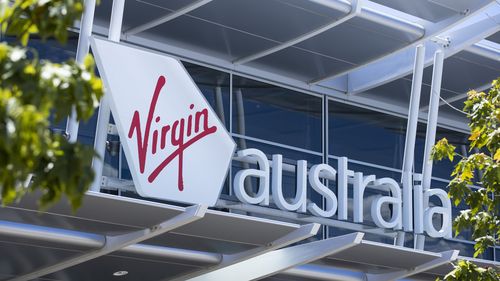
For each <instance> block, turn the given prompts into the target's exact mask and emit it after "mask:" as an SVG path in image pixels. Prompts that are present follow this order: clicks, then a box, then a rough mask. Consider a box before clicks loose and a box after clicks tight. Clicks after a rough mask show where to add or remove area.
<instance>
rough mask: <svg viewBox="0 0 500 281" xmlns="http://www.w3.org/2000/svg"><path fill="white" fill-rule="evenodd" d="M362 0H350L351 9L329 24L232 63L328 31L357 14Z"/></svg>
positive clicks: (271, 52)
mask: <svg viewBox="0 0 500 281" xmlns="http://www.w3.org/2000/svg"><path fill="white" fill-rule="evenodd" d="M362 1H363V0H352V3H351V10H350V11H349V13H347V14H346V15H344V16H343V17H341V18H340V19H336V20H335V21H333V22H331V23H329V24H326V25H324V26H321V27H320V28H317V29H315V30H312V31H309V32H307V33H304V34H302V35H300V36H298V37H296V38H293V39H291V40H288V41H286V42H283V43H281V44H279V45H277V46H274V47H272V48H269V49H267V50H263V51H261V52H258V53H256V54H253V55H249V56H245V57H242V58H239V59H237V60H235V61H234V62H233V63H234V64H244V63H248V62H250V61H253V60H256V59H259V58H262V57H265V56H268V55H270V54H273V53H276V52H278V51H281V50H283V49H286V48H288V47H291V46H293V45H296V44H299V43H301V42H303V41H306V40H307V39H309V38H312V37H314V36H316V35H319V34H321V33H323V32H325V31H328V30H330V29H332V28H334V27H336V26H338V25H340V24H342V23H344V22H346V21H348V20H350V19H352V18H354V17H356V16H357V15H359V13H360V11H361V3H362Z"/></svg>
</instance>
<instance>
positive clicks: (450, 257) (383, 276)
mask: <svg viewBox="0 0 500 281" xmlns="http://www.w3.org/2000/svg"><path fill="white" fill-rule="evenodd" d="M458 253H459V251H458V250H451V251H446V252H442V253H440V255H441V256H440V257H439V258H436V259H434V260H431V261H429V262H426V263H424V264H421V265H419V266H416V267H414V268H412V269H407V270H401V271H394V272H389V273H379V274H366V280H367V281H392V280H398V279H402V278H405V277H409V276H412V275H415V274H418V273H421V272H425V271H428V270H430V269H433V268H436V267H439V266H441V265H443V264H447V263H450V262H453V261H455V260H456V259H457V257H458Z"/></svg>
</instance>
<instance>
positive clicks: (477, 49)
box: [465, 23, 500, 62]
mask: <svg viewBox="0 0 500 281" xmlns="http://www.w3.org/2000/svg"><path fill="white" fill-rule="evenodd" d="M499 24H500V23H499ZM465 50H466V51H467V52H470V53H473V54H475V55H478V56H481V57H485V58H488V59H491V60H493V61H496V62H499V61H500V44H498V43H495V42H492V41H489V40H481V41H479V42H477V43H476V44H473V45H472V46H470V47H469V48H467V49H465Z"/></svg>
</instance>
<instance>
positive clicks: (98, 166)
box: [90, 0, 125, 191]
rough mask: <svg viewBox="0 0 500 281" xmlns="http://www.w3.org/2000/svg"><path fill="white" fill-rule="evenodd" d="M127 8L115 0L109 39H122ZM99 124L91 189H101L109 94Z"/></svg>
mask: <svg viewBox="0 0 500 281" xmlns="http://www.w3.org/2000/svg"><path fill="white" fill-rule="evenodd" d="M124 9H125V0H113V9H112V11H111V21H110V24H109V33H108V39H109V40H112V41H115V42H118V41H120V35H121V29H122V23H123V11H124ZM97 116H98V117H97V125H96V132H95V140H94V149H95V151H96V153H97V157H94V158H93V159H92V169H93V170H94V182H93V183H92V186H91V188H90V190H92V191H99V190H100V189H101V181H102V170H103V168H104V157H105V152H106V140H107V138H108V124H109V117H110V116H111V109H110V104H109V96H108V95H107V94H104V96H103V97H102V98H101V103H100V105H99V113H98V115H97Z"/></svg>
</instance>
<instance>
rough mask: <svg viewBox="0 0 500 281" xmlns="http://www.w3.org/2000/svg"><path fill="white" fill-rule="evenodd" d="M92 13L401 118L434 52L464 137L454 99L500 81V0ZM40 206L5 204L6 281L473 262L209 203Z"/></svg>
mask: <svg viewBox="0 0 500 281" xmlns="http://www.w3.org/2000/svg"><path fill="white" fill-rule="evenodd" d="M86 5H87V7H90V9H87V10H86V12H85V14H84V17H83V20H82V22H83V25H82V26H81V27H80V26H77V27H76V29H77V30H79V31H80V32H81V33H88V34H90V33H94V34H96V35H101V36H104V35H107V34H108V32H109V33H110V39H111V40H114V41H121V42H122V43H123V44H130V45H137V46H141V47H144V48H147V49H150V50H154V51H158V52H162V53H167V54H170V55H172V56H175V57H178V58H181V59H183V60H186V61H188V62H195V63H199V64H202V65H207V66H210V67H213V68H219V69H223V70H226V71H230V72H231V73H234V74H238V75H242V76H245V75H246V76H250V77H254V78H257V79H261V80H263V81H266V82H269V83H274V84H277V85H281V86H284V87H290V88H293V89H296V90H299V91H305V92H309V93H317V94H324V95H327V96H330V97H333V98H334V99H336V100H339V101H343V102H346V103H349V104H354V105H358V106H361V107H370V108H374V109H378V110H380V111H384V112H390V113H392V114H396V115H400V116H403V117H407V116H408V107H409V105H410V93H411V89H412V80H413V79H414V78H413V77H412V72H413V69H414V62H415V58H416V57H420V59H419V60H420V62H421V66H422V67H424V70H423V73H422V77H421V79H422V98H421V99H420V103H419V110H417V111H418V112H416V114H417V116H418V118H419V119H420V120H421V121H422V120H426V119H427V111H428V109H429V104H428V101H429V99H430V92H431V84H432V82H431V80H432V77H433V71H432V68H433V65H432V64H433V57H434V55H435V53H436V52H438V53H440V54H441V56H442V57H443V59H444V65H443V71H442V84H441V87H440V88H441V97H442V101H441V102H440V106H441V108H440V115H439V118H438V120H437V121H438V123H439V125H440V126H443V127H448V128H452V129H455V130H460V131H466V130H467V126H466V120H465V116H464V115H463V114H462V113H460V112H458V111H457V110H455V109H453V108H452V107H450V106H448V104H450V105H451V106H454V107H458V108H460V107H461V106H460V103H461V102H463V100H464V99H465V97H466V93H467V91H469V90H470V89H477V90H485V89H488V88H489V84H490V82H491V81H492V80H493V79H495V78H496V77H497V76H498V74H499V73H500V3H499V2H498V1H491V0H413V1H390V0H373V1H369V0H351V1H348V0H170V1H162V0H127V1H125V0H115V1H101V4H100V5H99V6H96V8H95V13H94V10H93V9H92V7H93V6H94V5H95V0H87V1H86ZM112 10H113V14H114V15H113V14H112ZM122 12H123V14H122ZM122 16H123V18H122ZM121 22H123V26H121ZM89 23H90V24H89ZM117 26H118V27H117ZM110 27H111V28H110ZM85 40H87V41H88V39H83V41H85ZM80 43H81V44H82V45H85V44H86V45H87V46H88V42H82V41H80ZM424 48H425V51H424ZM419 49H420V50H421V52H420V53H418V52H417V50H419ZM82 55H84V52H83V53H82V52H80V53H79V54H78V55H77V57H79V58H80V59H81V56H82ZM415 65H416V64H415ZM107 114H109V112H108V113H107ZM104 116H106V115H104ZM106 122H107V121H106ZM103 126H107V124H104V125H103ZM99 128H100V127H98V130H99ZM104 128H107V127H104ZM97 135H98V137H97V138H99V133H98V134H97ZM101 135H102V134H101ZM70 136H71V137H73V135H70ZM105 136H106V135H104V137H105ZM74 137H75V138H76V135H74ZM104 141H105V139H104ZM96 142H99V140H98V141H96ZM103 149H104V148H103ZM101 154H102V153H101ZM97 178H98V180H101V177H99V176H98V177H97ZM36 200H37V195H32V196H28V197H26V198H24V199H23V200H22V201H21V202H19V203H18V204H17V205H14V206H9V207H2V208H1V209H0V238H1V239H0V249H1V250H2V253H3V255H8V256H9V259H8V260H6V261H5V262H4V263H2V266H1V267H0V278H1V279H4V280H76V281H79V280H109V279H115V278H119V279H120V280H143V281H148V280H188V279H190V280H191V279H192V280H253V279H264V280H356V281H357V280H435V278H436V277H437V276H442V275H443V274H445V273H447V272H448V271H449V270H451V268H452V267H451V264H450V262H451V261H454V260H456V259H469V258H465V257H460V256H458V252H457V251H445V252H442V253H433V252H427V251H421V250H414V249H408V248H403V247H399V246H393V245H387V244H382V243H376V242H371V241H367V240H363V233H361V232H354V233H351V234H347V235H344V236H337V237H332V238H328V239H324V240H315V238H314V235H315V234H316V233H317V232H318V229H319V225H318V224H315V223H309V224H304V225H299V224H293V223H286V222H280V221H275V220H270V219H263V218H257V217H251V216H247V215H239V214H235V213H229V212H226V210H207V209H206V208H203V207H201V206H191V207H180V206H173V205H168V204H163V203H155V202H151V201H144V200H139V199H132V198H125V197H119V196H114V195H107V194H103V193H95V192H89V193H87V195H86V196H85V199H84V203H83V204H82V207H81V208H80V209H79V210H78V211H76V212H72V211H71V209H70V208H69V207H68V206H67V205H65V204H64V203H60V204H58V205H56V206H54V207H53V208H51V209H50V210H48V211H44V212H38V211H37V205H36ZM131 210H133V212H131ZM250 212H251V211H250ZM360 231H362V229H360ZM283 256H286V257H287V258H286V259H280V258H279V257H283ZM378 256H380V257H383V258H381V259H376V258H375V259H374V257H378ZM277 261H279V262H277ZM474 262H476V263H478V264H480V265H484V266H499V263H497V262H488V261H484V260H474ZM255 268H259V270H254V269H255ZM125 269H127V270H129V271H130V274H127V275H123V274H122V273H120V272H122V271H123V270H125ZM113 274H115V276H113ZM119 275H122V276H119Z"/></svg>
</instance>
